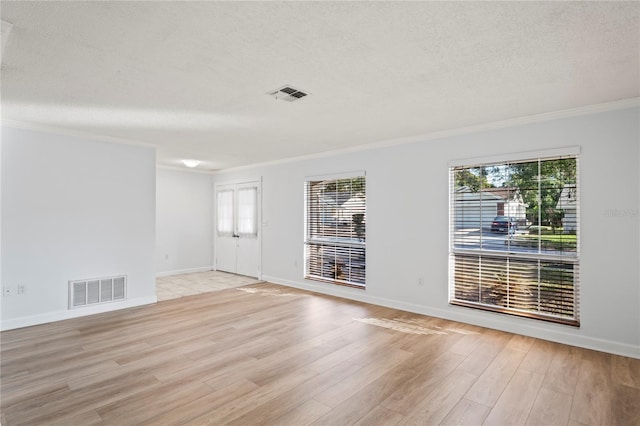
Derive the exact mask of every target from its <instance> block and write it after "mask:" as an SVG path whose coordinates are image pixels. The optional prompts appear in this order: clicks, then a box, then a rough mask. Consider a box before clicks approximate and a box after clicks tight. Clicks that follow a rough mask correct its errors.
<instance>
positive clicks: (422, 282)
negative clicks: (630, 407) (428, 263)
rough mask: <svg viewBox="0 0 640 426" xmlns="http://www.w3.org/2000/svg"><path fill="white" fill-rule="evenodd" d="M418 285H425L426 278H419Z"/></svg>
mask: <svg viewBox="0 0 640 426" xmlns="http://www.w3.org/2000/svg"><path fill="white" fill-rule="evenodd" d="M418 285H424V278H422V277H418Z"/></svg>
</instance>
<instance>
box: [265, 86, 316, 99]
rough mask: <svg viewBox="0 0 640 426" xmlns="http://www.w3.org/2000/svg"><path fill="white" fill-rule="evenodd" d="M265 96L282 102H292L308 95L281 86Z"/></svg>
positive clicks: (289, 87)
mask: <svg viewBox="0 0 640 426" xmlns="http://www.w3.org/2000/svg"><path fill="white" fill-rule="evenodd" d="M267 95H269V96H273V97H274V98H276V99H282V100H283V101H287V102H293V101H297V100H299V99H302V98H304V97H305V96H308V95H309V93H307V92H303V91H302V90H298V89H296V88H295V87H291V86H283V87H281V88H279V89H277V90H274V91H272V92H268V93H267Z"/></svg>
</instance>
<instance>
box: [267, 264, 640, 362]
mask: <svg viewBox="0 0 640 426" xmlns="http://www.w3.org/2000/svg"><path fill="white" fill-rule="evenodd" d="M263 279H264V280H265V281H268V282H271V283H274V284H281V285H285V286H288V287H294V288H299V289H302V290H308V291H313V292H316V293H322V294H327V295H330V296H337V297H343V298H345V299H351V300H356V301H359V302H365V303H371V304H374V305H379V306H385V307H388V308H393V309H400V310H403V311H407V312H413V313H417V314H422V315H428V316H431V317H436V318H442V319H447V320H451V321H457V322H462V323H467V324H473V325H477V326H480V327H486V328H492V329H495V330H500V331H506V332H509V333H515V334H521V335H524V336H529V337H534V338H537V339H542V340H549V341H552V342H557V343H563V344H565V345H571V346H578V347H581V348H586V349H593V350H596V351H602V352H607V353H611V354H615V355H622V356H627V357H630V358H637V359H640V346H634V345H629V344H625V343H620V342H615V341H611V340H605V339H599V338H595V337H588V336H581V335H578V334H575V333H571V332H569V331H567V330H566V328H565V327H566V326H562V325H557V324H551V323H548V325H547V323H544V325H540V324H538V321H535V320H531V319H526V318H516V317H512V316H509V317H507V316H505V315H503V314H497V313H492V312H484V311H477V310H470V309H468V308H463V307H459V306H450V307H449V308H447V309H440V308H434V307H429V306H422V305H416V304H413V303H407V302H403V301H400V300H394V299H387V298H383V297H376V296H371V295H368V294H367V293H366V291H363V290H358V289H351V288H348V287H340V286H332V285H328V284H320V283H318V284H312V283H308V282H299V281H292V280H287V279H282V278H278V277H271V276H263ZM532 322H535V323H532Z"/></svg>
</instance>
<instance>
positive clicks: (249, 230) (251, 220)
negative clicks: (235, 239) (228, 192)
mask: <svg viewBox="0 0 640 426" xmlns="http://www.w3.org/2000/svg"><path fill="white" fill-rule="evenodd" d="M257 218H258V188H256V187H255V186H251V187H246V188H239V189H238V234H239V235H240V236H242V237H255V236H256V235H257V234H258V221H257Z"/></svg>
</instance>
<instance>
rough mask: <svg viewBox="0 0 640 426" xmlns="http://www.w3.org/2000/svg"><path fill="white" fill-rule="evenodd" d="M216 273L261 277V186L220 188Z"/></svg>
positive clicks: (218, 190)
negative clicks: (223, 272) (224, 272)
mask: <svg viewBox="0 0 640 426" xmlns="http://www.w3.org/2000/svg"><path fill="white" fill-rule="evenodd" d="M215 203H216V229H215V242H216V247H215V251H216V269H217V270H219V271H226V272H232V273H234V274H241V275H247V276H250V277H256V278H259V277H260V229H259V228H260V226H259V224H260V184H259V182H248V183H239V184H230V185H219V186H216V198H215Z"/></svg>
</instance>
